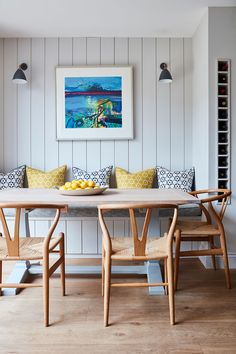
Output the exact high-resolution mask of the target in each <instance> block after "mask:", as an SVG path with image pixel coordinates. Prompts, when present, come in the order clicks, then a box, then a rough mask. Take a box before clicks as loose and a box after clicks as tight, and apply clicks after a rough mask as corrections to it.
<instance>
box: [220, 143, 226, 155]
mask: <svg viewBox="0 0 236 354" xmlns="http://www.w3.org/2000/svg"><path fill="white" fill-rule="evenodd" d="M218 154H219V155H227V154H228V149H227V145H219V147H218Z"/></svg>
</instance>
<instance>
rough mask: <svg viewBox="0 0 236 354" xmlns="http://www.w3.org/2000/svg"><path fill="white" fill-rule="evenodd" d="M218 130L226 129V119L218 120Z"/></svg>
mask: <svg viewBox="0 0 236 354" xmlns="http://www.w3.org/2000/svg"><path fill="white" fill-rule="evenodd" d="M218 130H219V131H226V130H228V123H227V121H220V122H218Z"/></svg>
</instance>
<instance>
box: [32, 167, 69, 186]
mask: <svg viewBox="0 0 236 354" xmlns="http://www.w3.org/2000/svg"><path fill="white" fill-rule="evenodd" d="M66 168H67V167H66V166H65V165H64V166H61V167H58V168H55V169H54V170H52V171H50V172H44V171H41V170H37V169H36V168H31V167H26V174H27V180H28V187H29V188H54V187H57V186H58V187H59V186H62V185H63V184H64V183H65V173H66Z"/></svg>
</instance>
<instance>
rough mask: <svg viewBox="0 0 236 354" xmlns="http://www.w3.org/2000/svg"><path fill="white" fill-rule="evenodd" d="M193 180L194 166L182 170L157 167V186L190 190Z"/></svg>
mask: <svg viewBox="0 0 236 354" xmlns="http://www.w3.org/2000/svg"><path fill="white" fill-rule="evenodd" d="M193 181H194V167H192V168H190V169H188V170H184V171H170V170H168V169H167V168H164V167H157V185H158V188H160V189H163V188H169V189H170V188H175V189H182V190H183V191H185V192H191V190H192V188H193Z"/></svg>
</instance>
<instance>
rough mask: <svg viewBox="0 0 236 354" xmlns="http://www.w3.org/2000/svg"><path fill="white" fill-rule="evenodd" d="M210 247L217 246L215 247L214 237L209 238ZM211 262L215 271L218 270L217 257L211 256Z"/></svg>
mask: <svg viewBox="0 0 236 354" xmlns="http://www.w3.org/2000/svg"><path fill="white" fill-rule="evenodd" d="M208 242H209V246H210V248H211V249H212V248H214V247H215V245H214V239H213V237H212V236H210V237H209V241H208ZM211 260H212V266H213V269H214V270H216V256H215V255H214V254H212V255H211Z"/></svg>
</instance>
